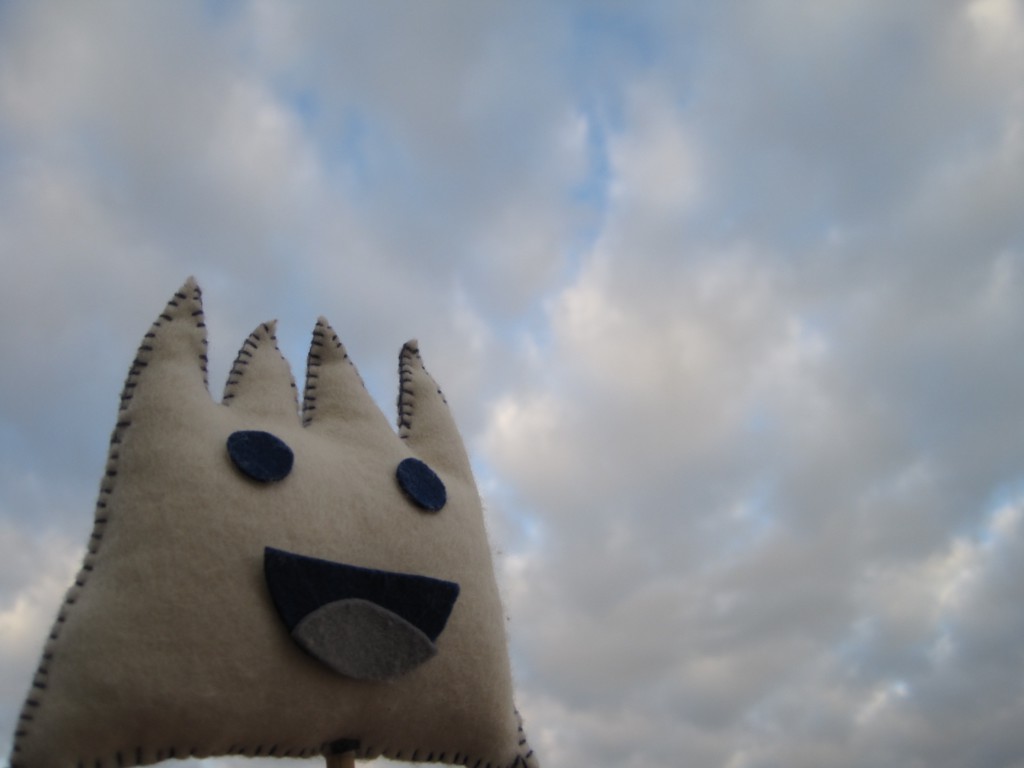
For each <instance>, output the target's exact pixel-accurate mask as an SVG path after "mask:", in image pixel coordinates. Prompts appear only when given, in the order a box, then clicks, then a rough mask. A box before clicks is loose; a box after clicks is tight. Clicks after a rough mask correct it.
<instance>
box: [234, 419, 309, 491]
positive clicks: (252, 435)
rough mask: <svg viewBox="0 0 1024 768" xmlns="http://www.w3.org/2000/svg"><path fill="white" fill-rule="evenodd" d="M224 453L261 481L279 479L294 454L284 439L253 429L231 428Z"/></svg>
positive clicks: (282, 476)
mask: <svg viewBox="0 0 1024 768" xmlns="http://www.w3.org/2000/svg"><path fill="white" fill-rule="evenodd" d="M228 456H230V457H231V460H232V461H233V462H234V463H235V466H236V467H238V468H239V469H240V470H242V472H244V473H245V474H247V475H248V476H249V477H251V478H252V479H253V480H258V481H259V482H261V483H273V482H277V481H278V480H283V479H284V478H285V477H287V476H288V473H289V472H291V471H292V464H294V463H295V455H294V454H293V453H292V449H291V448H289V447H288V445H287V443H285V441H284V440H282V439H281V438H279V437H277V436H276V435H272V434H270V433H269V432H259V431H257V430H245V431H241V432H232V433H231V435H230V436H229V437H228Z"/></svg>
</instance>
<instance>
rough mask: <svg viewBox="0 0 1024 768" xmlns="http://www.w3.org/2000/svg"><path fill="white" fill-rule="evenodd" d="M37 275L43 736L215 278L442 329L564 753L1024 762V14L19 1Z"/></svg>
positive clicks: (976, 8)
mask: <svg viewBox="0 0 1024 768" xmlns="http://www.w3.org/2000/svg"><path fill="white" fill-rule="evenodd" d="M0 259H2V264H3V280H2V281H0V317H2V319H3V325H4V327H5V328H6V329H7V330H6V331H5V332H4V333H3V334H0V354H2V359H3V369H2V373H0V403H2V405H0V414H2V423H0V752H2V753H3V754H6V752H7V750H8V748H9V743H10V738H9V734H10V733H11V731H12V730H13V723H14V719H15V717H16V714H17V711H18V709H19V708H20V704H21V700H22V698H23V694H24V691H25V690H26V689H27V687H28V684H29V680H30V676H31V672H32V670H33V668H34V666H35V663H36V661H37V658H38V653H39V649H40V645H41V642H42V640H43V637H44V636H45V634H46V633H47V632H48V630H49V627H50V624H51V622H52V619H53V617H54V615H55V612H56V609H57V605H58V603H59V601H60V598H61V595H62V593H63V590H64V589H65V588H66V586H67V585H68V584H69V583H70V579H71V575H72V574H73V573H74V572H75V570H76V569H77V567H78V564H79V563H80V559H81V555H82V552H83V551H84V545H85V541H86V538H87V536H88V532H89V530H90V528H91V518H92V509H93V504H94V501H95V495H96V491H97V487H98V482H99V477H100V474H101V470H102V467H103V464H104V460H105V456H106V447H107V441H108V439H109V436H110V431H111V429H112V428H113V424H114V416H115V413H116V408H117V402H118V394H119V392H120V387H121V384H122V382H123V380H124V376H125V374H126V372H127V368H128V365H129V363H130V362H131V360H132V358H133V356H134V351H135V348H136V346H137V345H138V342H139V340H140V338H141V336H142V334H143V333H144V332H145V331H146V330H147V329H148V326H149V324H150V322H151V321H152V320H153V319H154V318H155V316H156V315H157V314H158V313H159V311H160V310H161V308H162V307H163V304H164V302H165V301H166V300H167V298H168V297H169V296H170V295H171V293H173V292H174V291H175V290H176V289H177V288H178V286H179V285H180V284H181V283H182V282H183V281H184V279H185V278H186V277H187V276H188V275H190V274H194V275H195V276H196V277H197V278H198V280H199V282H200V284H201V286H202V287H203V289H204V297H205V304H206V310H207V317H208V325H209V329H210V338H211V358H212V360H211V363H212V364H211V381H212V382H220V381H223V379H224V377H225V376H226V373H227V370H228V367H229V364H230V362H231V360H232V359H233V357H234V353H235V351H236V350H237V348H238V346H239V344H240V343H241V341H242V339H243V338H244V337H245V335H246V334H247V333H248V332H249V331H250V330H251V329H252V328H253V327H254V326H255V325H256V324H257V323H259V322H262V321H264V320H267V319H270V318H275V317H276V318H278V320H279V336H280V338H281V339H282V342H283V345H282V346H283V349H284V351H285V354H286V355H287V356H288V357H289V359H290V360H291V361H292V365H293V367H294V368H295V369H296V371H297V372H298V373H299V374H301V372H302V368H303V365H304V360H305V353H306V348H307V346H308V341H309V336H310V333H311V330H312V327H313V324H314V322H315V319H316V317H317V315H319V314H323V315H325V316H327V317H328V319H329V320H330V321H331V323H332V324H333V325H334V327H335V328H336V329H337V330H338V332H339V334H340V336H341V337H342V339H343V340H344V341H345V343H346V345H347V346H348V348H349V351H350V352H351V353H352V356H353V358H354V359H355V361H356V362H357V364H358V365H359V367H360V370H361V371H362V373H363V375H364V378H365V379H366V380H367V383H368V385H369V387H370V389H371V391H372V392H373V394H374V395H375V397H376V398H377V400H378V402H380V403H381V404H382V405H383V407H384V408H385V409H390V408H392V405H391V404H392V403H393V402H394V397H395V392H396V390H397V381H396V366H397V353H398V350H399V348H400V346H401V344H402V343H403V342H404V341H405V340H406V339H408V338H411V337H418V338H419V340H420V343H421V347H422V349H423V353H424V358H425V360H426V362H427V365H428V367H429V368H430V370H431V372H432V373H433V374H434V375H435V377H436V378H437V379H438V380H439V382H440V383H441V384H442V386H443V387H444V388H445V391H446V394H447V396H448V400H449V402H450V403H452V406H453V408H454V410H455V413H456V416H457V418H458V420H459V423H460V425H461V426H462V428H463V431H464V433H465V436H466V438H467V441H468V444H469V447H470V449H471V453H472V458H473V462H474V466H475V468H476V471H477V476H478V481H479V484H480V487H481V491H482V493H483V495H484V498H485V503H486V507H487V515H488V525H489V528H490V533H491V537H492V545H493V547H494V549H495V550H496V552H497V553H498V555H497V558H498V559H497V562H498V568H499V578H500V581H501V585H502V589H503V593H504V597H505V601H506V606H507V611H508V613H509V615H510V617H511V622H510V625H509V626H510V641H511V649H512V655H513V666H514V673H515V677H516V687H517V696H518V701H519V707H520V709H521V711H522V712H523V715H524V717H525V719H526V723H527V729H528V732H529V733H530V735H531V740H532V742H533V744H534V746H535V747H536V749H537V751H538V752H539V754H540V757H541V760H542V764H543V765H545V766H548V767H549V768H555V766H558V767H559V768H582V767H583V766H587V767H588V768H594V767H604V766H608V767H609V768H610V767H612V766H614V767H615V768H622V767H623V766H643V767H644V768H661V767H662V766H664V767H665V768H669V767H671V768H678V766H680V765H686V766H693V767H694V768H705V767H707V768H712V767H719V766H720V767H721V768H769V767H771V766H786V767H787V768H789V767H796V768H800V767H801V766H808V767H812V766H813V767H814V768H840V767H850V768H853V767H855V766H856V767H857V768H861V767H864V766H879V767H884V768H890V767H891V766H908V767H910V768H913V767H915V766H929V768H931V767H939V768H942V767H945V766H949V767H950V768H952V767H954V766H955V767H958V768H959V767H962V766H978V767H982V768H987V767H988V766H992V767H996V766H998V767H1008V766H1018V767H1019V766H1024V729H1022V728H1021V723H1024V643H1022V639H1024V605H1022V599H1021V598H1022V596H1024V355H1022V354H1021V350H1022V349H1024V300H1022V298H1024V4H1021V3H1020V2H1017V1H1016V0H973V1H972V2H967V1H966V0H963V1H961V0H940V1H938V2H937V1H936V0H898V1H896V2H894V1H893V0H830V2H804V3H801V2H795V0H771V1H769V0H765V1H764V2H761V1H752V2H721V3H713V4H712V3H703V2H666V3H659V2H631V3H628V4H627V3H613V2H600V1H595V2H562V3H542V2H515V3H511V2H509V3H504V4H498V3H469V2H463V3H457V2H416V3H414V2H406V3H399V2H375V3H372V4H371V3H349V2H331V3H328V2H322V3H315V2H308V3H302V4H299V3H284V2H251V3H244V2H232V1H230V0H228V1H226V2H225V1H214V0H210V1H208V2H199V1H198V0H197V1H195V2H179V3H169V2H167V3H162V4H158V3H129V2H97V3H89V4H83V3H72V2H66V3H61V2H47V3H31V4H30V3H27V2H3V3H0ZM213 386H214V389H215V390H217V391H219V389H220V386H219V384H216V383H215V384H214V385H213ZM257 764H258V763H254V762H245V761H234V762H229V761H208V762H207V765H209V766H226V765H232V766H236V765H253V766H254V765H257ZM193 765H198V763H193ZM270 765H271V766H273V765H280V763H270Z"/></svg>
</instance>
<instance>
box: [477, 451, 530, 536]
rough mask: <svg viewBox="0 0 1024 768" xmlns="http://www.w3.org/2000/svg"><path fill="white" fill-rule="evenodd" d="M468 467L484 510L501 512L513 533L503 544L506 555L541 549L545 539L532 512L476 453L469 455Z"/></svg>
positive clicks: (498, 474)
mask: <svg viewBox="0 0 1024 768" xmlns="http://www.w3.org/2000/svg"><path fill="white" fill-rule="evenodd" d="M470 463H471V466H472V469H473V476H474V478H475V479H476V484H477V487H478V488H479V489H480V495H481V496H482V497H483V499H484V505H485V507H488V504H490V505H493V506H495V507H497V508H500V510H501V514H502V516H503V518H504V520H505V522H506V524H507V525H508V526H509V528H510V529H511V530H512V531H513V532H514V538H513V539H511V540H508V541H506V551H508V552H517V551H521V550H525V549H534V548H536V547H537V546H540V545H541V544H542V543H543V539H544V526H543V524H542V523H541V519H540V516H539V515H537V514H536V513H534V512H532V511H531V508H530V506H529V504H528V503H527V502H526V501H525V500H524V499H523V498H521V497H520V496H519V494H517V493H515V491H514V489H513V487H512V486H511V485H510V484H508V483H507V482H506V481H505V479H504V478H503V477H502V476H501V475H500V473H498V472H496V471H494V469H493V468H492V467H491V466H490V464H489V463H488V462H487V461H486V460H485V459H483V458H481V457H480V456H479V455H478V454H477V453H476V452H471V458H470Z"/></svg>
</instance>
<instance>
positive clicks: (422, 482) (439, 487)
mask: <svg viewBox="0 0 1024 768" xmlns="http://www.w3.org/2000/svg"><path fill="white" fill-rule="evenodd" d="M395 477H397V478H398V484H399V485H400V486H402V490H403V491H405V494H406V496H408V497H409V499H410V500H411V501H412V502H413V503H414V504H416V506H418V507H421V508H423V509H425V510H427V511H428V512H437V511H438V510H439V509H441V507H443V506H444V505H445V502H447V501H448V492H447V491H446V490H445V488H444V483H443V482H441V478H440V477H438V476H437V474H436V473H435V472H434V470H432V469H431V468H430V467H428V466H427V465H426V464H424V463H423V462H422V461H420V460H419V459H403V460H402V461H401V462H399V464H398V469H397V470H396V471H395Z"/></svg>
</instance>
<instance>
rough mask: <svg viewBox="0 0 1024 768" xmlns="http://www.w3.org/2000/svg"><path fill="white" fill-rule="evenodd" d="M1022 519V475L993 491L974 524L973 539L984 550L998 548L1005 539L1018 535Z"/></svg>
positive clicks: (1023, 492) (1023, 505)
mask: <svg viewBox="0 0 1024 768" xmlns="http://www.w3.org/2000/svg"><path fill="white" fill-rule="evenodd" d="M1022 517H1024V475H1020V476H1018V477H1016V478H1014V479H1013V480H1010V481H1008V482H1006V483H1002V484H1000V485H999V486H997V487H996V488H995V489H993V491H992V493H991V494H990V496H989V499H988V502H987V503H986V504H985V509H984V513H983V514H982V515H981V517H980V519H979V520H978V522H977V524H976V532H975V534H974V537H973V538H974V539H975V540H976V541H977V542H978V543H979V544H980V545H981V546H982V547H984V548H986V549H993V548H995V547H998V546H999V544H1000V543H1002V542H1003V540H1004V539H1005V538H1007V537H1008V536H1011V535H1013V534H1016V535H1018V536H1019V535H1020V533H1021V531H1020V530H1019V528H1020V522H1019V521H1020V519H1021V518H1022Z"/></svg>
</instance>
